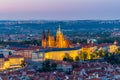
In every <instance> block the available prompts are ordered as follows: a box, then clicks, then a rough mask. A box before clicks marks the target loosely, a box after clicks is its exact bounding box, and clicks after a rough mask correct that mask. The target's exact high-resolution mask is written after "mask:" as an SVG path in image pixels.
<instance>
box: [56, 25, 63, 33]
mask: <svg viewBox="0 0 120 80" xmlns="http://www.w3.org/2000/svg"><path fill="white" fill-rule="evenodd" d="M61 33H62V32H61V28H60V24H59V27H58V30H57V34H61Z"/></svg>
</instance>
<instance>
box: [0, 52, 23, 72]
mask: <svg viewBox="0 0 120 80" xmlns="http://www.w3.org/2000/svg"><path fill="white" fill-rule="evenodd" d="M23 61H24V58H23V57H22V56H19V55H12V56H9V58H5V57H4V55H3V54H0V71H3V70H6V69H9V68H21V64H22V62H23Z"/></svg>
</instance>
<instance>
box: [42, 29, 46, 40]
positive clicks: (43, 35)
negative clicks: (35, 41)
mask: <svg viewBox="0 0 120 80" xmlns="http://www.w3.org/2000/svg"><path fill="white" fill-rule="evenodd" d="M45 38H46V36H45V30H43V32H42V39H45Z"/></svg>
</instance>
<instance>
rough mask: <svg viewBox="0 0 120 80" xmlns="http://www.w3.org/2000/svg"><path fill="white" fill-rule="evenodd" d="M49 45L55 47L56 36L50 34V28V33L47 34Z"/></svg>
mask: <svg viewBox="0 0 120 80" xmlns="http://www.w3.org/2000/svg"><path fill="white" fill-rule="evenodd" d="M47 46H48V47H50V48H52V47H55V40H54V37H53V36H51V35H50V31H49V30H48V34H47Z"/></svg>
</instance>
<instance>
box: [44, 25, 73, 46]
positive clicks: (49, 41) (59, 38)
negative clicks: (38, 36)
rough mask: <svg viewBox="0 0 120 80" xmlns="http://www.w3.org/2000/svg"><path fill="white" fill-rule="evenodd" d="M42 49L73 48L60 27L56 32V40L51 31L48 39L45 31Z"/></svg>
mask: <svg viewBox="0 0 120 80" xmlns="http://www.w3.org/2000/svg"><path fill="white" fill-rule="evenodd" d="M42 47H43V48H46V47H49V48H69V47H72V44H71V43H70V41H69V40H68V39H66V38H65V37H64V35H63V33H62V31H61V29H60V26H59V28H58V30H57V32H56V38H54V37H53V36H51V35H50V31H49V30H48V33H47V37H46V35H45V31H43V33H42Z"/></svg>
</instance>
